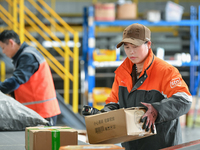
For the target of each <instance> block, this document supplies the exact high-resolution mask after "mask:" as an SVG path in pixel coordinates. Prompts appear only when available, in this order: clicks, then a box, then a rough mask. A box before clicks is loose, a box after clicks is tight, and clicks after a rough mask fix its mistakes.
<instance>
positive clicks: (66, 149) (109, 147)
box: [59, 144, 125, 150]
mask: <svg viewBox="0 0 200 150" xmlns="http://www.w3.org/2000/svg"><path fill="white" fill-rule="evenodd" d="M72 149H74V150H82V149H84V150H125V148H123V147H120V146H117V145H114V144H91V145H69V146H62V147H60V149H59V150H72Z"/></svg>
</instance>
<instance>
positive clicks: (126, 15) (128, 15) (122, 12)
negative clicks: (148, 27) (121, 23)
mask: <svg viewBox="0 0 200 150" xmlns="http://www.w3.org/2000/svg"><path fill="white" fill-rule="evenodd" d="M116 18H117V19H119V20H126V19H127V20H131V19H137V5H136V3H125V4H121V5H118V6H117V17H116Z"/></svg>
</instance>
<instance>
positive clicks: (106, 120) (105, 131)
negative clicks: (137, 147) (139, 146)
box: [85, 107, 156, 144]
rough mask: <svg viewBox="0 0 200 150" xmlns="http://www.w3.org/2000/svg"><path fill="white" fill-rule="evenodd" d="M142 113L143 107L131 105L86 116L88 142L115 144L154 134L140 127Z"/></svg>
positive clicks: (143, 111)
mask: <svg viewBox="0 0 200 150" xmlns="http://www.w3.org/2000/svg"><path fill="white" fill-rule="evenodd" d="M144 113H145V109H144V108H139V107H132V108H127V109H124V108H122V109H118V110H113V111H110V112H105V113H101V114H96V115H91V116H86V117H85V123H86V130H87V134H88V140H89V143H90V144H97V143H98V144H116V143H122V142H126V141H131V140H136V139H140V138H144V137H147V136H151V135H154V134H156V131H155V132H154V134H153V133H152V132H151V130H150V131H149V132H146V131H145V130H143V129H142V125H143V123H141V122H140V118H141V117H142V116H143V115H144Z"/></svg>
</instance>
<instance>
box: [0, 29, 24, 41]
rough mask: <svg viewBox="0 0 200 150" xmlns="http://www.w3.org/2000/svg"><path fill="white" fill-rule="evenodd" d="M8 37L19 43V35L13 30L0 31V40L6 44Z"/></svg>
mask: <svg viewBox="0 0 200 150" xmlns="http://www.w3.org/2000/svg"><path fill="white" fill-rule="evenodd" d="M9 39H12V40H14V41H15V42H16V43H17V44H18V45H19V44H20V39H19V35H18V34H17V33H16V32H14V31H13V30H4V31H3V32H1V34H0V41H1V42H3V43H6V44H7V43H8V40H9Z"/></svg>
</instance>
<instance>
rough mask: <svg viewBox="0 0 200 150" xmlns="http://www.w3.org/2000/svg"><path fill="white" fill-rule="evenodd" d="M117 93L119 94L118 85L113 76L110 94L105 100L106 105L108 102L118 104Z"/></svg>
mask: <svg viewBox="0 0 200 150" xmlns="http://www.w3.org/2000/svg"><path fill="white" fill-rule="evenodd" d="M118 92H119V84H118V81H117V77H116V76H115V79H114V82H113V85H112V90H111V93H110V95H109V97H108V98H107V99H106V104H108V103H110V102H114V103H118V100H119V97H118Z"/></svg>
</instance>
